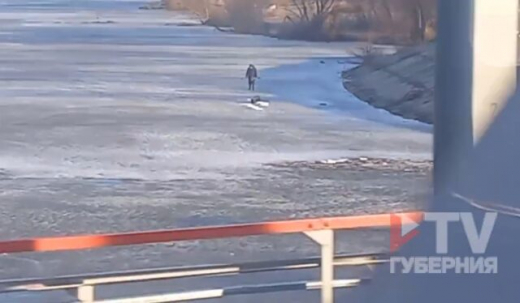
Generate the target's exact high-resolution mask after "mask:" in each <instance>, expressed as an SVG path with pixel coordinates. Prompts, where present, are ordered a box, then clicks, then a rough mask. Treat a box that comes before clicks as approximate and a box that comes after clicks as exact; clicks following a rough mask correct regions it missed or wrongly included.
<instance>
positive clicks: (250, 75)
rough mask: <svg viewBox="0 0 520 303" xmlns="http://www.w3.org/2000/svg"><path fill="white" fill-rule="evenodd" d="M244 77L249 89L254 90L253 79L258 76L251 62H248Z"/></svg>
mask: <svg viewBox="0 0 520 303" xmlns="http://www.w3.org/2000/svg"><path fill="white" fill-rule="evenodd" d="M246 78H247V82H248V84H249V90H255V81H256V78H258V72H257V71H256V67H255V66H254V65H253V64H249V67H248V68H247V71H246Z"/></svg>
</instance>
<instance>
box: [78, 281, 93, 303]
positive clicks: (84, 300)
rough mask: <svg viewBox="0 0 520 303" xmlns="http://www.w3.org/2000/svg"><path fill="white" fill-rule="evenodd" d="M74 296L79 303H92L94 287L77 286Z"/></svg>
mask: <svg viewBox="0 0 520 303" xmlns="http://www.w3.org/2000/svg"><path fill="white" fill-rule="evenodd" d="M75 295H76V298H77V299H78V301H79V302H81V303H93V302H94V299H95V292H94V285H81V286H78V288H76V294H75Z"/></svg>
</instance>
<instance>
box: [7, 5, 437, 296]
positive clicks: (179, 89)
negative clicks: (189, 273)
mask: <svg viewBox="0 0 520 303" xmlns="http://www.w3.org/2000/svg"><path fill="white" fill-rule="evenodd" d="M141 4H142V3H140V2H139V1H130V0H128V1H114V0H113V1H110V0H69V1H66V0H47V1H44V0H41V1H38V0H0V126H1V127H0V198H1V202H0V237H1V238H3V239H6V238H19V237H25V236H37V235H57V234H74V233H91V232H104V231H133V230H145V229H155V228H168V227H178V226H196V225H207V224H222V223H231V222H249V221H258V220H266V219H278V218H287V217H309V216H321V215H337V214H350V213H371V212H372V213H373V212H384V211H390V210H401V209H407V208H412V207H418V206H420V205H421V203H420V202H421V200H422V197H423V196H424V195H425V193H427V191H428V190H427V182H426V181H427V178H428V177H427V173H426V172H424V171H422V170H414V169H412V170H411V171H409V172H403V170H401V169H395V167H394V168H392V167H389V168H386V169H383V170H373V169H359V168H348V167H338V166H335V165H328V166H327V165H325V166H323V167H322V166H319V167H314V166H308V165H288V164H284V163H287V162H294V161H304V162H305V161H314V160H324V159H335V158H346V157H359V156H368V157H381V158H393V159H398V160H403V161H404V160H412V161H422V160H425V159H429V158H430V148H431V144H430V141H431V134H430V128H429V126H425V125H422V124H419V123H417V122H412V121H405V120H402V119H400V118H398V117H394V116H391V115H390V114H388V113H386V112H384V111H381V110H376V109H373V108H371V107H369V106H368V105H366V104H365V103H363V102H360V101H359V100H356V99H355V98H354V97H353V96H352V95H351V94H349V93H348V92H347V91H345V90H344V89H343V87H342V84H341V79H340V75H339V73H340V71H341V70H342V69H343V68H348V67H349V63H348V60H345V56H346V54H347V53H348V50H349V49H352V48H353V47H355V44H347V43H330V44H327V43H305V42H294V41H290V42H288V41H278V40H274V39H269V38H262V37H252V36H239V35H229V34H223V33H220V32H218V31H215V30H214V29H212V28H206V27H200V26H185V25H186V23H190V22H191V23H193V21H192V20H190V19H189V18H187V17H183V16H178V15H174V14H172V13H166V12H162V11H147V10H138V9H137V8H138V7H139V6H140V5H141ZM178 25H184V26H178ZM249 63H254V64H255V65H256V66H257V68H258V69H259V73H260V77H261V79H260V80H259V81H258V83H257V88H258V94H260V95H262V97H264V98H267V99H269V100H270V101H271V103H270V106H269V107H268V108H264V109H263V110H254V109H251V108H250V107H248V106H247V103H246V99H247V98H249V97H251V96H252V94H251V93H249V92H248V91H247V90H245V88H246V84H247V83H246V82H245V79H243V76H244V73H245V68H246V67H247V65H248V64H249ZM297 163H300V162H297ZM403 163H408V164H409V165H410V166H412V167H414V165H415V166H417V165H419V164H414V163H415V162H403ZM419 166H420V165H419ZM289 238H290V239H289V240H288V239H277V240H273V239H272V238H268V239H263V238H262V239H244V240H240V241H239V240H229V241H215V242H212V243H208V244H206V242H205V243H187V244H176V245H174V246H162V245H161V246H154V247H149V246H146V247H139V248H131V249H115V250H102V251H96V252H82V253H66V254H45V255H40V256H32V255H27V256H23V257H19V256H16V257H14V256H4V257H1V258H0V264H5V266H3V265H2V266H1V267H2V273H3V274H2V276H3V277H18V276H35V275H49V274H58V273H65V272H67V273H70V272H82V271H83V272H84V271H96V270H103V269H107V268H108V267H109V268H111V269H124V268H140V267H148V266H159V265H164V264H186V263H189V262H195V263H196V262H199V261H204V262H211V261H215V262H229V261H234V260H237V259H243V260H247V259H250V258H251V257H252V256H262V257H263V258H264V257H265V258H269V257H274V256H276V257H280V256H282V257H283V256H284V253H285V255H287V254H289V255H291V256H292V255H293V254H294V253H295V252H296V251H297V252H298V254H301V255H308V254H314V253H316V250H315V249H314V248H313V247H312V245H310V246H309V245H307V244H308V243H305V245H304V244H301V241H299V239H300V238H298V237H296V238H294V237H292V238H291V237H289ZM372 238H373V239H375V240H372V242H373V243H363V244H360V243H358V244H352V243H349V244H348V245H347V244H345V245H341V244H340V245H339V247H340V249H341V250H342V251H359V250H360V249H361V250H362V249H370V248H373V249H375V248H376V247H380V246H381V241H379V242H378V241H377V239H379V240H381V237H380V236H374V237H372ZM383 238H384V237H383ZM357 239H358V240H359V241H361V239H366V237H365V236H364V235H361V236H359V237H357ZM300 240H301V239H300ZM288 241H289V242H288ZM291 241H293V242H291ZM354 242H355V241H354ZM368 242H370V241H368ZM288 243H292V245H287V244H288ZM208 252H211V254H210V253H208ZM195 256H196V257H195ZM94 258H95V259H94ZM297 301H298V302H301V298H300V299H297Z"/></svg>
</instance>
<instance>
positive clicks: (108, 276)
mask: <svg viewBox="0 0 520 303" xmlns="http://www.w3.org/2000/svg"><path fill="white" fill-rule="evenodd" d="M400 215H405V216H406V217H408V218H411V219H413V220H414V221H420V220H421V219H422V213H420V212H414V213H406V214H400ZM391 218H392V215H391V214H381V215H365V216H346V217H331V218H317V219H301V220H288V221H274V222H262V223H252V224H239V225H224V226H212V227H196V228H183V229H172V230H156V231H145V232H135V233H117V234H99V235H78V236H65V237H47V238H33V239H21V240H10V241H2V242H0V253H22V252H49V251H65V250H83V249H95V248H103V247H111V246H126V245H138V244H153V243H164V242H176V241H187V240H204V239H220V238H231V237H246V236H257V235H276V234H292V233H304V234H305V235H307V236H308V237H310V238H311V239H312V240H314V241H315V242H316V243H317V244H319V245H320V247H321V257H319V258H308V259H298V260H284V261H263V262H250V263H242V264H228V265H209V266H194V267H181V268H178V267H177V268H159V269H150V270H138V271H122V272H108V273H101V274H90V275H75V276H61V277H51V278H37V279H15V280H4V281H0V292H20V291H36V292H38V291H48V290H57V289H64V290H68V291H70V292H72V293H74V295H75V296H76V298H77V299H78V300H79V301H80V302H104V303H110V302H114V303H115V302H121V303H125V302H127V303H133V302H176V301H188V300H196V299H207V298H218V297H223V296H231V295H243V294H253V293H265V292H276V291H284V290H299V289H301V290H304V289H321V301H322V302H323V303H331V302H334V288H335V287H353V286H357V285H359V284H361V283H363V282H366V280H364V279H348V280H334V267H335V266H348V265H351V266H352V265H373V264H380V263H382V262H385V255H383V254H368V253H367V254H363V255H339V256H335V253H334V232H335V231H336V230H357V229H366V228H389V227H391V225H392V224H393V223H392V222H393V221H392V220H391ZM317 267H320V268H321V281H317V282H288V283H278V284H266V285H253V286H236V287H230V288H224V289H210V290H204V291H190V292H182V293H169V294H161V295H154V296H141V297H132V298H118V299H115V300H102V301H96V298H95V287H96V286H100V285H108V284H118V283H133V282H143V281H154V280H166V279H176V278H183V277H196V276H197V277H201V276H214V275H233V274H246V273H252V272H268V271H282V270H296V269H308V268H317Z"/></svg>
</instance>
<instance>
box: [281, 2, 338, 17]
mask: <svg viewBox="0 0 520 303" xmlns="http://www.w3.org/2000/svg"><path fill="white" fill-rule="evenodd" d="M335 3H336V0H291V4H292V5H291V6H292V7H291V8H289V12H290V13H291V14H292V15H293V16H295V17H296V18H298V20H299V21H305V22H312V21H314V20H316V19H324V17H326V16H327V15H328V14H330V12H331V11H332V8H333V7H334V4H335ZM289 19H290V20H292V18H289Z"/></svg>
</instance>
